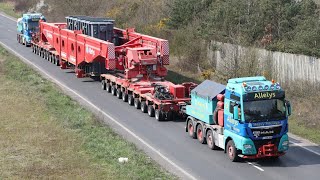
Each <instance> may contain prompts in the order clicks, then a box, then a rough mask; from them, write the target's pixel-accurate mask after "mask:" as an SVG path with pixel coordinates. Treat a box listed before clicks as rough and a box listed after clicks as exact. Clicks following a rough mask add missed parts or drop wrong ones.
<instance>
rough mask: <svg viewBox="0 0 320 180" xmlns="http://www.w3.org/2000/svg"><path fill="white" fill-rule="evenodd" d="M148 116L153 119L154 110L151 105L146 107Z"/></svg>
mask: <svg viewBox="0 0 320 180" xmlns="http://www.w3.org/2000/svg"><path fill="white" fill-rule="evenodd" d="M148 115H149V116H150V117H154V108H153V106H152V105H149V106H148Z"/></svg>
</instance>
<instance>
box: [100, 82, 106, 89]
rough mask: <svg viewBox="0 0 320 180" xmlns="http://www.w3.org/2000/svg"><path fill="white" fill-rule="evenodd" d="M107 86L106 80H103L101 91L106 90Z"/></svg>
mask: <svg viewBox="0 0 320 180" xmlns="http://www.w3.org/2000/svg"><path fill="white" fill-rule="evenodd" d="M106 88H107V86H106V81H105V80H102V81H101V89H102V90H106Z"/></svg>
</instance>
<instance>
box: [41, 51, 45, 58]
mask: <svg viewBox="0 0 320 180" xmlns="http://www.w3.org/2000/svg"><path fill="white" fill-rule="evenodd" d="M44 53H45V51H44V50H41V57H42V58H44Z"/></svg>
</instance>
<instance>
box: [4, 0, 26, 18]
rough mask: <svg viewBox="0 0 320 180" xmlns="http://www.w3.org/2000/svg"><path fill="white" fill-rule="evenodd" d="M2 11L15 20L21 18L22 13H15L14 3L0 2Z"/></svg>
mask: <svg viewBox="0 0 320 180" xmlns="http://www.w3.org/2000/svg"><path fill="white" fill-rule="evenodd" d="M0 11H2V12H4V13H5V14H7V15H9V16H12V17H15V18H19V17H21V13H19V12H15V11H14V4H13V3H12V2H0Z"/></svg>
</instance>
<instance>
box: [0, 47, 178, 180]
mask: <svg viewBox="0 0 320 180" xmlns="http://www.w3.org/2000/svg"><path fill="white" fill-rule="evenodd" d="M0 84H1V85H0V107H1V108H0V119H1V121H0V179H2V178H4V179H6V178H14V179H39V178H40V179H42V178H52V179H57V178H59V179H60V178H62V179H156V178H159V179H176V177H175V176H173V175H171V174H169V173H168V172H166V171H165V170H164V169H163V168H161V167H160V166H159V165H158V164H157V163H156V162H154V161H153V160H152V159H150V158H149V157H147V156H146V155H145V154H144V153H143V152H142V151H140V150H139V149H137V148H136V147H135V146H134V145H133V144H132V143H129V142H127V141H125V140H124V139H123V138H122V137H120V136H119V135H117V134H116V133H114V132H113V131H112V130H111V129H110V128H109V127H107V126H106V125H102V124H101V123H99V121H98V120H97V119H96V118H95V117H94V116H93V114H92V113H90V112H89V111H87V110H86V109H84V108H82V107H81V106H80V105H78V104H77V103H76V102H75V101H73V100H72V99H71V98H70V97H68V96H66V95H64V94H63V93H61V92H60V91H59V89H58V88H57V87H55V85H53V84H52V83H51V82H48V81H47V80H45V79H44V78H42V77H41V76H40V75H39V74H38V73H36V72H35V71H33V70H32V69H31V68H29V67H28V66H27V65H25V64H24V63H22V62H21V61H20V60H18V59H17V58H16V57H14V56H12V55H10V54H9V53H8V52H7V51H5V50H4V49H3V48H2V47H0ZM119 157H128V158H129V162H128V163H125V164H121V163H119V162H118V158H119Z"/></svg>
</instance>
